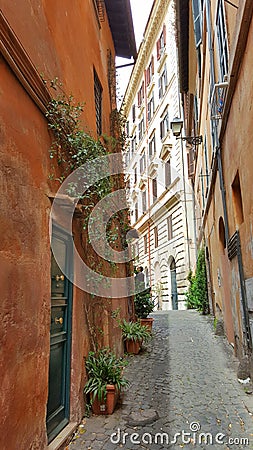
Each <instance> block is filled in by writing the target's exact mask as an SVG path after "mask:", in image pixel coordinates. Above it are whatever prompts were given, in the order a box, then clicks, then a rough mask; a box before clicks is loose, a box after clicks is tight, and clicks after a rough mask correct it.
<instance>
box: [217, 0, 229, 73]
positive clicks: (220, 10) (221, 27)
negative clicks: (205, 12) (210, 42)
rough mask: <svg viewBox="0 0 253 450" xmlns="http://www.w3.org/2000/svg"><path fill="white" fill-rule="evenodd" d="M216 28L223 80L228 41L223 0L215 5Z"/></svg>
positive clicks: (225, 70) (226, 70)
mask: <svg viewBox="0 0 253 450" xmlns="http://www.w3.org/2000/svg"><path fill="white" fill-rule="evenodd" d="M216 30H217V40H218V50H219V59H220V61H219V63H220V64H219V65H220V80H221V81H224V75H227V73H228V41H227V33H226V21H225V12H224V4H223V0H219V3H218V7H217V20H216Z"/></svg>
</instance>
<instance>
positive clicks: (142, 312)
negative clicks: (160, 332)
mask: <svg viewBox="0 0 253 450" xmlns="http://www.w3.org/2000/svg"><path fill="white" fill-rule="evenodd" d="M138 291H139V292H138V293H137V294H135V297H134V308H135V314H136V317H137V318H138V319H139V320H140V322H141V324H142V325H145V326H147V327H148V329H149V331H151V329H152V325H153V321H154V319H153V318H152V317H148V315H149V314H150V313H151V312H153V311H154V303H153V301H152V297H151V289H150V288H146V289H145V283H144V282H143V283H142V282H139V283H138Z"/></svg>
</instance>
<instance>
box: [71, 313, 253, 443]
mask: <svg viewBox="0 0 253 450" xmlns="http://www.w3.org/2000/svg"><path fill="white" fill-rule="evenodd" d="M154 317H155V321H154V339H153V341H152V343H151V344H150V345H149V346H148V348H147V350H146V351H145V352H143V353H141V354H140V355H138V356H132V357H129V361H130V363H129V365H128V367H127V369H126V376H127V378H128V379H129V381H130V387H129V388H128V389H127V391H126V392H125V393H124V395H123V397H122V405H120V406H119V407H118V409H117V410H116V411H115V412H114V414H113V415H112V416H104V417H103V416H92V417H90V418H87V419H86V420H85V421H84V426H83V428H80V430H81V433H79V434H78V435H77V437H76V439H75V440H74V441H73V442H72V443H71V445H70V450H82V449H92V450H99V449H104V450H112V449H116V448H124V449H138V448H140V449H151V450H152V449H154V450H155V449H168V448H170V449H177V448H178V449H180V448H185V449H192V448H196V449H206V448H210V449H211V448H213V449H232V448H249V449H252V448H253V418H252V416H251V415H250V414H249V411H253V399H252V397H251V396H250V395H247V394H246V393H245V391H244V388H243V386H241V385H240V384H239V383H238V381H237V379H236V370H235V369H236V364H235V358H234V357H233V356H232V355H230V357H229V353H231V352H230V350H229V348H228V345H227V344H226V341H225V340H224V338H222V337H216V336H215V335H214V332H213V326H212V321H211V319H210V318H208V317H203V316H201V315H199V314H198V313H197V312H195V311H170V312H161V313H156V314H154ZM124 433H125V434H124ZM127 433H128V434H127ZM176 433H177V434H176ZM201 433H203V434H202V437H201Z"/></svg>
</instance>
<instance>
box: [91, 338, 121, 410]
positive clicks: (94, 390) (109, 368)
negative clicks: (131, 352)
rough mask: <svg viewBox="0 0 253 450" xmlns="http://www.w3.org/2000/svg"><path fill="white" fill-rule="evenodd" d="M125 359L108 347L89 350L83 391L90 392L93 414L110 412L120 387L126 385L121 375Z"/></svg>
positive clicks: (115, 402) (114, 404)
mask: <svg viewBox="0 0 253 450" xmlns="http://www.w3.org/2000/svg"><path fill="white" fill-rule="evenodd" d="M126 364H127V361H126V360H124V359H123V358H117V357H116V355H115V354H114V353H113V352H112V351H111V350H110V349H109V348H107V347H106V348H102V349H100V350H98V351H97V352H89V354H88V357H87V359H86V363H85V366H86V371H87V375H88V381H87V383H86V385H85V387H84V393H85V394H90V403H91V407H92V411H93V413H94V414H112V413H113V411H114V408H115V406H116V404H117V400H118V398H119V394H120V391H121V389H122V388H124V387H126V386H127V385H128V381H127V380H126V378H124V376H123V368H124V367H125V366H126Z"/></svg>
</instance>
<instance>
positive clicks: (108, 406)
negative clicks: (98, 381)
mask: <svg viewBox="0 0 253 450" xmlns="http://www.w3.org/2000/svg"><path fill="white" fill-rule="evenodd" d="M118 399H119V391H118V389H116V388H115V386H114V385H113V384H108V385H107V386H106V401H105V402H104V401H103V400H102V401H99V400H98V399H97V397H96V398H95V400H94V401H93V403H92V411H93V413H94V414H96V415H101V414H102V415H107V414H112V413H113V411H114V409H115V406H116V404H117V401H118Z"/></svg>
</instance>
